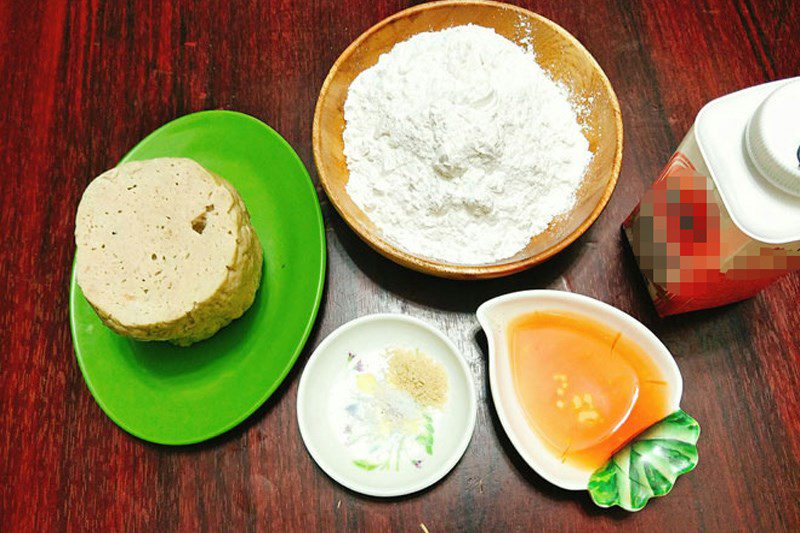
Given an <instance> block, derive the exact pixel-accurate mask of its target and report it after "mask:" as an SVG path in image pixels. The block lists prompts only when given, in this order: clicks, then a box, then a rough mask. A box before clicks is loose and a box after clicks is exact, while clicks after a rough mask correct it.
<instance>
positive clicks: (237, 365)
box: [70, 111, 325, 444]
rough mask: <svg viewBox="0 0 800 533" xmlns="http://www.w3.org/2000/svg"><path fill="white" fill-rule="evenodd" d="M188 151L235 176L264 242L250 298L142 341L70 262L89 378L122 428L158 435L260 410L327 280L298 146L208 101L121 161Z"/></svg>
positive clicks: (76, 328) (182, 436) (202, 434)
mask: <svg viewBox="0 0 800 533" xmlns="http://www.w3.org/2000/svg"><path fill="white" fill-rule="evenodd" d="M164 156H172V157H189V158H192V159H194V160H195V161H197V162H199V163H200V164H202V165H203V166H205V167H206V168H208V169H209V170H211V171H213V172H216V173H217V174H219V175H220V176H222V177H224V178H225V179H227V180H228V181H230V182H231V183H232V184H233V185H234V186H235V187H236V189H238V191H239V193H241V195H242V197H243V198H244V201H245V204H246V205H247V209H248V210H249V211H250V215H251V217H252V223H253V226H254V227H255V229H256V232H257V233H258V237H259V239H260V241H261V245H262V246H263V248H264V276H263V281H262V283H261V288H260V289H259V292H258V293H257V295H256V299H255V302H254V303H253V306H252V307H251V308H250V309H249V310H248V311H247V312H246V313H245V314H244V316H242V317H241V318H240V319H238V320H235V321H234V322H233V323H231V324H230V325H229V326H227V327H225V328H223V329H222V330H220V331H219V332H218V333H217V334H216V335H214V336H213V337H212V338H210V339H208V340H206V341H203V342H200V343H197V344H194V345H192V346H191V347H189V348H179V347H176V346H173V345H171V344H169V343H165V342H137V341H132V340H130V339H128V338H126V337H121V336H119V335H116V334H115V333H113V332H112V331H111V330H109V329H108V328H106V327H105V326H104V325H103V323H102V322H100V319H99V318H98V317H97V315H95V313H94V311H93V310H92V308H91V307H90V306H89V303H88V302H87V301H86V299H85V298H84V297H83V294H82V293H81V291H80V288H79V287H78V285H77V283H76V281H75V269H74V267H73V271H72V280H71V283H70V325H71V328H72V339H73V342H74V344H75V354H76V356H77V358H78V364H79V365H80V368H81V371H82V372H83V376H84V378H85V379H86V384H87V385H88V386H89V390H90V391H91V392H92V395H94V398H95V400H97V403H98V404H100V407H101V408H102V409H103V411H105V412H106V414H107V415H108V416H109V417H110V418H111V419H112V420H113V421H114V422H116V423H117V424H118V425H119V426H120V427H121V428H123V429H124V430H126V431H128V432H130V433H132V434H133V435H136V436H137V437H139V438H141V439H144V440H148V441H152V442H157V443H160V444H190V443H194V442H200V441H203V440H206V439H209V438H211V437H214V436H215V435H219V434H220V433H223V432H225V431H227V430H229V429H231V428H232V427H234V426H236V425H237V424H239V423H240V422H242V421H243V420H244V419H245V418H247V417H248V416H249V415H250V414H251V413H252V412H253V411H255V410H256V409H257V408H258V407H259V406H260V405H261V404H262V403H264V401H265V400H266V399H267V398H269V396H270V395H271V394H272V392H273V391H274V390H275V389H276V388H277V387H278V385H280V383H281V381H283V379H284V378H285V377H286V374H288V372H289V370H290V369H291V368H292V365H293V364H294V362H295V360H296V359H297V356H298V355H299V353H300V351H301V350H302V349H303V345H304V344H305V342H306V339H307V338H308V334H309V332H310V331H311V328H312V326H313V324H314V319H315V317H316V315H317V309H318V308H319V303H320V299H321V297H322V287H323V284H324V282H325V230H324V226H323V223H322V213H321V212H320V208H319V202H318V199H317V195H316V191H315V190H314V185H313V184H312V182H311V179H310V178H309V176H308V172H307V171H306V169H305V167H304V166H303V163H302V161H301V160H300V158H299V157H297V154H295V152H294V151H293V150H292V148H291V146H289V144H288V143H287V142H286V141H285V140H284V139H283V138H282V137H281V136H280V135H278V134H277V133H276V132H275V131H274V130H272V129H271V128H270V127H269V126H267V125H266V124H264V123H262V122H260V121H258V120H256V119H254V118H253V117H250V116H248V115H243V114H241V113H235V112H231V111H204V112H201V113H195V114H192V115H187V116H185V117H181V118H179V119H177V120H174V121H172V122H170V123H168V124H166V125H164V126H162V127H161V128H159V129H158V130H156V131H155V132H153V133H152V134H150V135H149V136H148V137H147V138H146V139H144V140H143V141H142V142H140V143H139V144H138V145H137V146H136V147H135V148H134V149H133V150H131V151H130V152H129V153H128V154H127V155H126V156H125V157H124V158H122V162H126V161H134V160H138V159H151V158H154V157H164Z"/></svg>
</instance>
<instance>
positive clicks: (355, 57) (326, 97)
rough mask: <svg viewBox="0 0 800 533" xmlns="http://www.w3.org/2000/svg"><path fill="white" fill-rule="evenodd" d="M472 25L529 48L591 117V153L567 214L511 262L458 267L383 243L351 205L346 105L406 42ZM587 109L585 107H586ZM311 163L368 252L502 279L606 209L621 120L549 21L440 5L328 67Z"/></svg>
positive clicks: (426, 7)
mask: <svg viewBox="0 0 800 533" xmlns="http://www.w3.org/2000/svg"><path fill="white" fill-rule="evenodd" d="M470 23H472V24H476V25H480V26H486V27H490V28H493V29H494V30H495V31H496V32H497V33H498V34H500V35H502V36H504V37H506V38H508V39H510V40H512V41H514V42H516V43H519V44H524V43H525V42H526V41H528V42H532V44H533V47H534V50H535V52H536V58H537V61H538V62H539V64H540V65H541V66H542V67H543V68H544V69H545V70H546V71H548V72H549V73H550V75H551V76H552V77H553V78H554V79H555V80H557V81H560V82H562V83H564V84H565V85H566V86H567V87H569V88H570V89H571V92H572V94H573V95H574V97H575V99H576V101H577V102H578V103H581V104H584V105H586V107H587V108H588V112H587V113H584V114H582V115H581V116H579V121H580V123H581V125H582V126H583V130H584V133H585V135H586V137H587V139H588V140H589V149H590V150H591V151H592V153H593V154H594V157H593V158H592V161H591V163H590V164H589V166H588V168H587V170H586V174H585V176H584V180H583V184H582V185H581V188H580V189H579V190H578V194H577V201H576V203H575V206H574V207H573V208H572V210H571V211H570V212H568V213H566V214H565V215H564V216H562V217H559V219H558V220H556V221H554V222H552V223H551V224H550V226H549V227H548V229H547V230H546V231H545V232H543V233H541V234H539V235H537V236H535V237H533V238H532V239H531V240H530V242H529V243H528V245H527V246H526V247H525V248H524V249H523V250H522V251H520V252H519V253H517V254H516V255H515V256H513V257H510V258H507V259H503V260H501V261H498V262H496V263H491V264H484V265H458V264H453V263H446V262H442V261H438V260H435V259H431V258H426V257H419V256H416V255H412V254H410V253H408V252H407V251H405V250H403V249H401V248H399V247H397V246H395V245H394V244H393V243H392V242H390V241H388V240H387V239H386V238H385V237H384V236H383V234H382V232H381V230H380V229H378V228H377V227H376V226H375V224H373V223H372V221H371V220H370V219H369V218H368V217H367V215H366V214H365V213H364V212H363V211H361V209H359V207H358V206H356V205H355V203H354V202H353V201H352V200H351V199H350V196H349V195H348V194H347V190H346V189H345V186H346V185H347V180H348V179H349V173H348V170H347V162H346V160H345V156H344V153H343V150H344V141H343V140H342V131H343V130H344V125H345V122H344V102H345V100H346V98H347V91H348V88H349V87H350V83H351V82H352V81H353V79H355V77H356V76H358V74H360V73H361V72H362V71H363V70H365V69H367V68H369V67H371V66H373V65H374V64H375V63H376V62H377V61H378V57H379V56H380V55H381V54H383V53H385V52H388V51H389V50H391V49H392V47H393V46H394V45H395V44H396V43H399V42H402V41H405V40H407V39H408V38H410V37H411V36H413V35H415V34H417V33H420V32H424V31H431V30H434V31H435V30H442V29H445V28H448V27H451V26H459V25H463V24H470ZM589 102H590V103H589ZM313 145H314V160H315V162H316V165H317V171H318V172H319V178H320V182H321V183H322V186H323V188H324V189H325V192H326V193H327V195H328V198H330V200H331V202H333V205H334V207H336V210H337V211H338V212H339V214H340V215H341V216H342V218H344V220H345V221H346V222H347V224H349V225H350V227H351V228H353V230H354V231H355V232H356V233H357V234H358V236H359V237H361V239H363V240H364V241H365V242H366V243H367V244H369V245H370V246H371V247H372V248H374V249H375V250H377V251H378V252H379V253H381V254H382V255H384V256H386V257H388V258H389V259H391V260H392V261H394V262H396V263H398V264H400V265H403V266H405V267H408V268H412V269H414V270H418V271H420V272H425V273H427V274H433V275H436V276H442V277H447V278H456V279H480V278H494V277H499V276H506V275H509V274H513V273H514V272H519V271H520V270H523V269H525V268H528V267H530V266H533V265H535V264H537V263H540V262H542V261H544V260H545V259H547V258H549V257H551V256H552V255H554V254H556V253H558V252H559V251H561V250H562V249H564V248H565V247H566V246H567V245H569V244H570V243H571V242H573V241H574V240H575V239H577V238H578V237H579V236H580V235H581V234H582V233H583V232H584V231H586V229H587V228H588V227H589V226H590V225H591V223H592V222H594V220H595V219H596V218H597V217H598V216H599V215H600V212H601V211H602V210H603V207H605V205H606V203H607V202H608V199H609V198H610V196H611V193H612V192H613V190H614V185H615V184H616V182H617V176H618V175H619V169H620V163H621V160H622V116H621V113H620V110H619V103H618V102H617V97H616V95H615V94H614V90H613V89H612V88H611V84H610V83H609V81H608V78H606V75H605V73H604V72H603V70H602V69H601V68H600V66H599V65H598V64H597V62H596V61H595V60H594V58H593V57H592V56H591V54H589V52H587V51H586V49H585V48H584V47H583V46H582V45H581V43H579V42H578V41H577V40H576V39H575V38H574V37H573V36H572V35H570V34H569V33H567V31H566V30H564V29H563V28H561V27H560V26H558V25H557V24H555V23H554V22H552V21H550V20H548V19H546V18H544V17H542V16H540V15H537V14H536V13H532V12H530V11H527V10H525V9H522V8H519V7H515V6H511V5H507V4H501V3H497V2H486V1H466V2H463V1H445V2H436V3H431V4H423V5H420V6H416V7H412V8H410V9H406V10H405V11H401V12H399V13H397V14H395V15H393V16H391V17H389V18H387V19H385V20H383V21H381V22H379V23H378V24H376V25H375V26H373V27H372V28H370V29H369V30H367V31H366V32H364V33H363V34H362V35H361V36H360V37H359V38H358V39H356V40H355V41H354V42H353V43H352V44H351V45H350V46H348V47H347V49H346V50H345V51H344V52H343V53H342V55H341V56H339V59H337V60H336V63H334V64H333V67H332V68H331V71H330V72H329V73H328V77H327V78H326V79H325V83H323V85H322V89H321V90H320V95H319V99H318V100H317V107H316V111H315V113H314V127H313Z"/></svg>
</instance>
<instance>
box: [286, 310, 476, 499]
mask: <svg viewBox="0 0 800 533" xmlns="http://www.w3.org/2000/svg"><path fill="white" fill-rule="evenodd" d="M398 346H405V347H416V348H419V349H420V350H421V351H423V352H425V353H426V354H427V355H428V356H430V357H431V358H432V359H434V360H435V361H437V362H439V363H440V364H441V365H442V366H444V368H445V370H446V371H447V374H448V382H449V392H448V401H447V404H446V405H445V406H444V408H443V415H442V416H440V417H439V418H438V420H439V422H438V428H437V430H436V433H435V442H434V445H433V447H432V454H431V455H430V456H427V457H426V458H425V461H424V464H423V465H422V466H421V467H418V468H400V469H395V468H394V467H392V468H388V469H379V468H374V469H371V470H366V469H364V468H359V467H358V466H356V465H355V464H354V459H356V458H355V457H354V456H353V455H352V452H351V449H348V448H347V447H346V446H345V445H344V444H343V442H342V440H341V438H340V436H339V434H338V432H337V431H336V429H335V427H334V425H335V424H334V421H332V420H331V417H332V415H336V411H335V409H332V408H331V403H332V391H333V387H334V384H335V383H336V382H337V381H338V380H341V379H343V376H344V375H345V374H344V373H343V369H345V368H346V365H347V364H348V357H349V354H367V353H374V352H376V351H381V350H384V349H387V348H393V347H398ZM331 411H334V412H333V413H332V412H331ZM476 411H477V403H476V398H475V386H474V384H473V381H472V374H471V373H470V371H469V367H467V364H466V362H465V361H464V358H463V357H462V356H461V354H460V353H459V352H458V350H457V349H456V347H455V346H454V345H453V343H452V342H451V341H450V340H449V339H448V338H447V337H446V336H445V335H444V334H443V333H442V332H441V331H439V330H438V329H436V328H434V327H432V326H430V325H428V324H426V323H425V322H423V321H421V320H419V319H417V318H413V317H410V316H405V315H394V314H378V315H368V316H364V317H361V318H358V319H356V320H353V321H351V322H348V323H347V324H345V325H343V326H341V327H339V328H338V329H337V330H335V331H334V332H333V333H331V334H330V335H329V336H328V337H327V338H325V340H323V341H322V343H321V344H320V345H319V346H318V347H317V349H316V350H314V353H313V354H311V357H310V358H309V360H308V363H307V364H306V367H305V369H304V370H303V375H302V377H301V378H300V386H299V389H298V392H297V421H298V425H299V426H300V434H301V435H302V437H303V441H304V442H305V445H306V448H307V449H308V452H309V453H310V454H311V457H312V458H313V459H314V461H316V463H317V464H318V465H319V466H320V468H322V470H324V471H325V473H326V474H328V475H329V476H330V477H331V478H333V479H334V480H335V481H337V482H338V483H340V484H342V485H344V486H345V487H347V488H349V489H351V490H354V491H356V492H360V493H362V494H367V495H370V496H383V497H389V496H402V495H405V494H411V493H413V492H417V491H419V490H422V489H424V488H426V487H429V486H430V485H433V484H434V483H436V482H437V481H439V480H440V479H441V478H443V477H444V476H445V475H446V474H447V473H448V472H449V471H450V470H451V469H452V468H453V467H454V466H455V465H456V463H457V462H458V460H459V459H460V458H461V456H462V455H463V454H464V452H465V451H466V449H467V445H468V444H469V441H470V438H471V437H472V432H473V430H474V428H475V416H476Z"/></svg>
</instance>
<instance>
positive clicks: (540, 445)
mask: <svg viewBox="0 0 800 533" xmlns="http://www.w3.org/2000/svg"><path fill="white" fill-rule="evenodd" d="M537 310H542V311H544V310H560V311H566V312H571V313H576V314H580V315H584V316H587V317H590V318H591V319H593V320H596V321H598V322H602V323H604V324H606V325H608V326H609V327H611V328H613V329H615V330H617V331H619V332H620V333H621V334H622V335H625V336H626V337H628V338H630V339H632V340H633V341H635V342H636V344H638V345H639V346H640V347H642V348H643V350H644V351H645V352H646V353H647V354H648V355H649V356H650V357H651V358H652V361H653V362H654V363H655V364H656V366H657V367H658V368H659V369H660V370H661V373H662V375H663V376H664V380H665V382H666V384H667V387H668V393H667V407H668V412H672V413H673V414H672V415H669V416H668V417H666V418H665V419H663V420H662V421H661V422H658V423H656V424H655V425H653V426H651V427H650V428H649V429H648V430H645V431H644V432H642V433H640V434H639V435H638V436H637V437H636V438H634V439H633V440H632V441H631V443H629V444H628V445H627V446H625V447H624V448H623V449H622V450H621V451H619V452H618V453H617V454H615V455H614V457H613V458H612V459H611V460H610V461H609V462H613V461H615V460H619V464H620V465H622V464H623V462H627V464H629V465H630V464H631V461H633V467H626V468H624V469H623V468H620V469H619V470H618V471H615V472H614V474H615V475H616V478H615V480H611V479H608V475H610V473H609V472H607V471H606V469H607V468H608V465H605V466H604V467H602V468H600V469H599V470H597V471H596V472H592V470H586V469H581V468H578V467H577V466H574V465H570V464H569V463H565V462H564V461H562V460H561V457H558V456H556V455H554V454H553V452H552V451H551V449H550V448H549V447H548V446H547V445H546V444H545V442H544V439H543V437H542V436H541V435H539V434H538V433H537V432H536V431H535V430H534V429H532V428H531V426H530V424H529V423H528V420H527V417H526V415H525V412H524V409H523V407H522V406H521V405H520V403H519V399H518V396H517V394H516V390H515V386H514V380H513V376H512V373H511V363H510V354H509V347H508V339H507V336H508V335H507V331H508V326H509V323H510V322H511V321H512V320H514V319H515V318H516V317H518V316H520V315H523V314H527V313H531V312H534V311H537ZM477 315H478V321H479V322H480V324H481V326H482V327H483V329H484V331H485V332H486V337H487V340H488V344H489V383H490V387H491V391H492V399H493V400H494V404H495V407H496V409H497V414H498V417H499V418H500V422H501V424H502V425H503V429H505V431H506V433H507V434H508V437H509V439H510V440H511V443H512V444H513V445H514V447H515V448H516V449H517V451H518V452H519V454H520V455H521V456H522V458H523V459H524V460H525V462H527V463H528V465H530V466H531V468H533V469H534V470H535V471H536V473H537V474H539V475H540V476H542V477H543V478H545V479H546V480H547V481H549V482H550V483H553V484H554V485H557V486H559V487H561V488H564V489H568V490H586V489H587V488H589V487H590V482H592V481H594V483H595V485H594V489H593V490H594V493H593V494H592V497H593V498H595V501H596V502H597V503H598V505H601V506H605V507H608V506H610V505H620V507H623V508H624V509H627V510H638V509H641V508H642V506H644V503H646V502H647V499H649V498H650V497H652V496H659V495H661V494H666V492H667V491H668V490H669V489H671V487H672V485H673V484H674V482H675V478H676V477H677V476H678V475H680V474H683V473H685V472H688V471H689V470H691V469H692V468H693V467H694V464H696V463H697V454H696V448H694V443H695V442H696V441H697V435H698V434H699V426H697V423H696V422H694V420H692V419H691V418H689V417H688V415H686V414H685V413H683V411H680V399H681V394H682V392H683V380H682V378H681V375H680V371H679V370H678V366H677V365H676V364H675V360H674V359H673V357H672V354H671V353H670V352H669V350H668V349H667V347H666V346H664V344H663V343H662V342H661V341H660V340H659V339H658V337H656V336H655V335H654V334H653V333H652V332H651V331H650V330H649V329H647V328H646V327H645V326H644V325H643V324H642V323H640V322H639V321H637V320H636V319H634V318H633V317H631V316H630V315H628V314H626V313H624V312H622V311H620V310H619V309H617V308H615V307H612V306H610V305H608V304H606V303H603V302H600V301H598V300H595V299H593V298H589V297H588V296H582V295H580V294H574V293H570V292H563V291H550V290H532V291H522V292H516V293H511V294H506V295H504V296H500V297H497V298H494V299H492V300H489V301H487V302H485V303H484V304H483V305H481V306H480V307H479V308H478V312H477ZM679 415H680V416H683V417H686V420H688V421H691V423H689V422H684V419H683V418H680V416H679ZM693 428H694V429H693ZM661 437H663V439H665V440H670V443H669V444H668V445H667V444H666V443H664V444H665V445H664V446H656V444H659V443H658V442H655V441H653V439H656V438H661ZM692 439H693V440H692ZM672 440H675V441H676V442H677V443H672V442H671V441H672ZM684 444H685V445H686V446H684ZM687 446H691V447H692V449H689V448H688V447H687ZM676 451H677V454H675V452H676ZM645 452H651V453H652V454H653V456H652V458H647V459H646V460H643V459H642V458H640V457H635V458H634V459H630V458H626V457H627V456H625V455H624V454H625V453H628V454H629V455H630V454H631V453H632V454H634V455H635V456H638V455H644V454H645ZM658 454H662V455H658ZM673 454H674V457H673ZM689 464H691V466H689ZM656 468H657V469H658V470H659V472H661V475H662V476H663V477H664V478H665V479H666V480H667V481H669V488H666V490H665V487H664V484H663V481H662V480H660V478H658V477H657V476H655V474H654V473H653V471H654V469H656ZM621 472H624V473H625V474H629V473H630V475H627V476H621V475H619V474H620V473H621ZM648 475H650V476H651V477H652V479H653V486H652V487H651V489H650V494H649V495H647V497H646V498H645V497H644V496H645V494H647V493H646V491H644V492H642V493H639V492H637V493H636V494H635V495H633V496H632V500H633V501H635V505H631V504H630V503H629V500H627V499H626V498H627V497H621V496H618V493H619V492H620V491H625V490H627V487H628V486H630V484H632V483H637V482H639V481H640V480H639V478H640V477H641V476H645V478H646V477H647V476H648ZM623 477H626V479H622V478H623ZM612 483H616V485H614V487H613V489H612V487H611V486H609V485H610V484H612ZM642 500H643V502H642ZM640 503H641V505H639V504H640Z"/></svg>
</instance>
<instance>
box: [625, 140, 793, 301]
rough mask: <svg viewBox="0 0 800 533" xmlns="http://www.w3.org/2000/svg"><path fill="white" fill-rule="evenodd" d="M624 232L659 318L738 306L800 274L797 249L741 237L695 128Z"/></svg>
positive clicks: (637, 209) (662, 172)
mask: <svg viewBox="0 0 800 533" xmlns="http://www.w3.org/2000/svg"><path fill="white" fill-rule="evenodd" d="M622 227H623V230H624V232H625V236H626V237H627V239H628V242H629V243H630V246H631V249H632V250H633V254H634V256H635V257H636V261H637V262H638V264H639V269H640V270H641V271H642V274H643V275H644V278H645V281H646V282H647V288H648V291H649V292H650V296H651V297H652V298H653V302H654V303H655V306H656V310H657V311H658V314H659V315H661V316H665V315H672V314H676V313H683V312H686V311H694V310H697V309H705V308H709V307H715V306H718V305H724V304H727V303H731V302H736V301H739V300H744V299H745V298H749V297H751V296H753V295H754V294H756V293H757V292H758V291H760V290H761V289H762V288H764V287H765V286H767V285H769V284H770V283H772V282H773V281H775V279H776V278H778V277H780V276H782V275H784V274H786V273H787V272H790V271H792V270H797V269H800V242H795V243H789V244H784V245H771V244H766V243H763V242H759V241H756V240H753V239H752V238H750V237H748V236H747V235H745V234H744V233H743V232H742V231H741V230H739V228H738V227H737V226H736V224H735V223H734V222H733V220H732V219H731V218H730V216H729V215H728V211H727V210H726V209H725V205H724V204H723V202H722V200H721V199H720V197H719V193H718V192H717V188H716V186H715V185H714V181H713V180H712V179H711V177H710V173H709V171H708V168H707V167H706V166H705V163H704V162H703V158H702V156H701V155H700V151H699V149H698V147H697V143H696V141H695V136H694V128H692V129H691V130H690V131H689V133H688V134H687V135H686V137H685V138H684V139H683V141H682V142H681V144H680V146H679V147H678V150H677V151H676V152H675V153H674V154H673V156H672V158H670V160H669V162H668V163H667V165H666V166H665V167H664V170H662V171H661V174H660V175H659V177H658V179H656V181H655V182H654V183H653V185H652V186H651V187H650V189H649V190H648V191H647V192H646V193H645V195H644V197H643V198H642V200H641V202H640V203H639V205H638V206H636V208H635V209H634V210H633V212H632V213H631V214H630V216H629V217H628V219H627V220H626V221H625V222H624V223H623V225H622Z"/></svg>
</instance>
